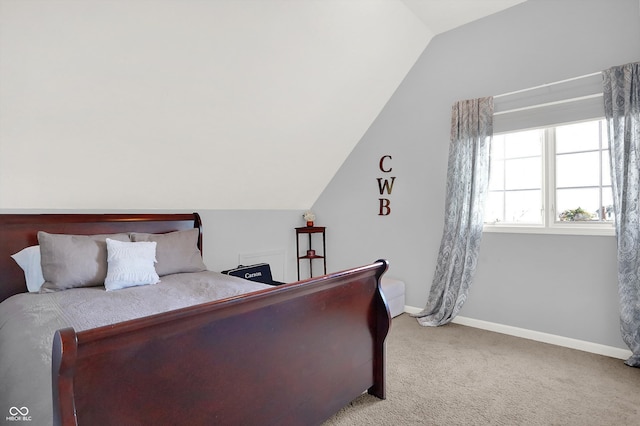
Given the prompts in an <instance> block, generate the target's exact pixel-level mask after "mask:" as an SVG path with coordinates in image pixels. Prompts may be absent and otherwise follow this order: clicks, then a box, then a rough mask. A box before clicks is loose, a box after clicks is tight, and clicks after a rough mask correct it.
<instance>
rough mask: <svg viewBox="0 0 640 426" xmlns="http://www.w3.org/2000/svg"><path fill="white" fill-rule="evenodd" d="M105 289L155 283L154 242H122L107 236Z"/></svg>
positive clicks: (156, 281) (156, 276) (156, 279)
mask: <svg viewBox="0 0 640 426" xmlns="http://www.w3.org/2000/svg"><path fill="white" fill-rule="evenodd" d="M106 241H107V278H105V280H104V286H105V288H106V289H107V291H110V290H119V289H121V288H126V287H134V286H138V285H147V284H156V283H158V281H160V277H158V274H157V273H156V268H155V267H154V265H153V264H154V263H155V262H156V242H155V241H153V242H139V243H124V242H121V241H116V240H112V239H111V238H107V240H106Z"/></svg>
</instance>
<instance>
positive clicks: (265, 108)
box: [0, 0, 523, 209]
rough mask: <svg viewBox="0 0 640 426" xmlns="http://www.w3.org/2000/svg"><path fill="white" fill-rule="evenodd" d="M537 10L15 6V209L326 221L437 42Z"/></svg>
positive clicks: (3, 5) (9, 197) (3, 204)
mask: <svg viewBox="0 0 640 426" xmlns="http://www.w3.org/2000/svg"><path fill="white" fill-rule="evenodd" d="M521 1H523V0H500V1H497V0H447V1H443V0H349V1H344V0H323V1H319V0H303V1H290V0H245V1H235V0H219V1H215V2H213V1H212V2H202V1H199V0H185V1H180V2H176V1H171V0H158V1H154V2H148V1H143V0H131V1H126V2H118V1H111V0H87V1H85V2H77V1H75V0H32V1H29V2H18V1H13V0H0V52H2V55H0V81H1V82H2V83H1V84H0V152H1V155H0V208H96V209H104V208H113V207H114V206H115V207H117V208H120V209H122V208H143V209H148V208H184V207H185V206H189V207H190V208H194V209H195V208H198V209H305V208H308V207H310V206H311V205H312V204H313V202H314V201H315V200H316V199H317V197H318V196H319V195H320V193H321V192H322V190H323V189H324V188H325V186H326V185H327V184H328V183H329V181H330V180H331V178H332V177H333V175H334V174H335V172H336V171H337V170H338V168H339V167H340V166H341V164H342V163H343V161H344V160H345V159H346V157H347V156H348V155H349V153H350V152H351V151H352V149H353V148H354V147H355V145H356V144H357V143H358V141H359V140H360V138H361V137H362V135H363V134H364V133H365V132H366V130H367V129H368V127H369V126H370V125H371V123H372V122H373V121H374V120H375V118H376V116H377V115H378V114H379V112H380V111H381V109H382V108H383V107H384V105H385V103H386V102H387V101H388V100H389V98H390V97H391V96H392V94H393V93H394V91H395V90H396V88H397V87H398V85H399V84H400V83H401V81H402V79H403V78H404V77H405V75H406V74H407V72H408V71H409V70H410V68H411V67H412V65H413V64H414V63H415V61H416V60H417V58H418V57H419V55H420V54H421V53H422V51H423V50H424V49H425V47H426V46H427V45H428V43H429V41H430V40H431V39H432V38H433V37H434V36H435V35H436V34H438V33H441V32H443V31H447V30H449V29H452V28H454V27H456V26H459V25H462V24H465V23H467V22H470V21H472V20H474V19H478V18H480V17H482V16H485V15H488V14H491V13H494V12H496V11H499V10H502V9H504V8H507V7H510V6H513V5H514V4H517V3H520V2H521ZM25 164H28V165H29V166H30V167H25Z"/></svg>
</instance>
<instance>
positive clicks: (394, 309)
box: [380, 276, 404, 317]
mask: <svg viewBox="0 0 640 426" xmlns="http://www.w3.org/2000/svg"><path fill="white" fill-rule="evenodd" d="M380 287H381V289H382V294H384V298H385V299H387V304H388V305H389V311H390V312H391V316H392V317H397V316H398V315H400V314H401V313H403V312H404V282H402V281H400V280H397V279H395V278H389V277H385V276H383V277H382V279H381V280H380Z"/></svg>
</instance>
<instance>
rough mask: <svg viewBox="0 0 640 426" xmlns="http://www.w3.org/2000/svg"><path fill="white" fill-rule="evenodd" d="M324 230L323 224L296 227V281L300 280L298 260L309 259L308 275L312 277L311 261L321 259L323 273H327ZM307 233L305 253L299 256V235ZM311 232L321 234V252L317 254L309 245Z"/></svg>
mask: <svg viewBox="0 0 640 426" xmlns="http://www.w3.org/2000/svg"><path fill="white" fill-rule="evenodd" d="M325 230H326V227H324V226H304V227H301V228H296V255H297V256H298V265H297V266H298V281H300V261H301V260H303V261H304V259H309V276H310V277H313V261H314V259H322V263H323V266H324V273H325V274H326V273H327V258H326V244H325ZM301 234H302V235H304V234H307V235H308V236H309V245H308V247H309V248H308V249H307V251H306V253H305V254H304V255H303V256H300V235H301ZM313 234H322V253H321V254H318V253H316V251H315V250H314V249H313V248H312V247H311V237H312V236H313Z"/></svg>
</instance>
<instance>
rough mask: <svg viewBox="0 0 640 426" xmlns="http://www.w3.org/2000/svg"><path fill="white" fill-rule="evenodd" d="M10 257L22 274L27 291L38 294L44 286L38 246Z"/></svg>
mask: <svg viewBox="0 0 640 426" xmlns="http://www.w3.org/2000/svg"><path fill="white" fill-rule="evenodd" d="M11 257H12V258H13V260H15V261H16V263H17V264H18V266H20V267H21V268H22V271H23V272H24V279H25V281H26V282H27V290H29V291H30V292H31V293H37V292H39V291H40V287H42V284H44V277H43V276H42V266H41V265H40V246H30V247H27V248H23V249H22V250H20V251H19V252H17V253H15V254H12V255H11Z"/></svg>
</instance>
